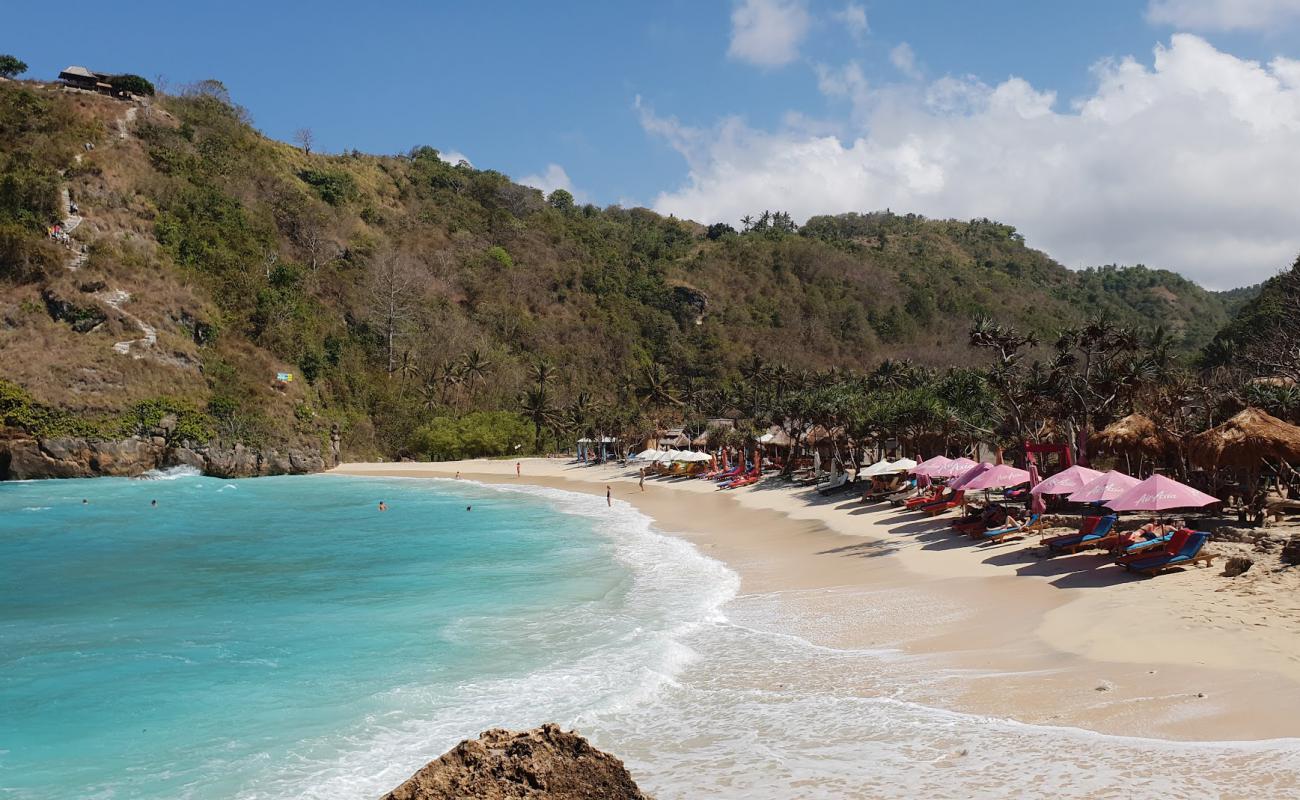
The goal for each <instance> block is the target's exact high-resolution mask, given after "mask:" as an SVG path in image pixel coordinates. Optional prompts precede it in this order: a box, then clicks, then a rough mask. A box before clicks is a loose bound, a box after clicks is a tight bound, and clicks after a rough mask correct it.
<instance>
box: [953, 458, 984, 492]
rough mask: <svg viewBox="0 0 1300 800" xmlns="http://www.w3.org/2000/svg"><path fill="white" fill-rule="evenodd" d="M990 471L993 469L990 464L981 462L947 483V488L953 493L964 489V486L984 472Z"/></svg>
mask: <svg viewBox="0 0 1300 800" xmlns="http://www.w3.org/2000/svg"><path fill="white" fill-rule="evenodd" d="M990 469H993V465H992V464H989V463H987V462H984V461H981V462H980V463H978V464H976V465H975V466H973V467H971V468H969V469H967V470H966V471H965V472H963V473H962V474H961V475H958V476H957V477H956V478H955V479H954V480H952V481H949V482H948V488H949V489H952V490H953V491H957V490H958V489H965V488H966V484H968V483H970V482H971V481H973V480H975V478H977V477H979V476H980V475H983V474H984V473H985V472H988V471H989V470H990Z"/></svg>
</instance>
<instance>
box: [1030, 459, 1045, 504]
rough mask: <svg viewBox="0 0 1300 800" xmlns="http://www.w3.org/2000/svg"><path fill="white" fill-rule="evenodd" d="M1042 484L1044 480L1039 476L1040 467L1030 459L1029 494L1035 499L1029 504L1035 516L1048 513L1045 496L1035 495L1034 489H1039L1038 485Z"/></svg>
mask: <svg viewBox="0 0 1300 800" xmlns="http://www.w3.org/2000/svg"><path fill="white" fill-rule="evenodd" d="M1042 482H1043V478H1042V476H1040V475H1039V474H1038V465H1037V464H1035V463H1034V459H1033V458H1032V457H1030V459H1029V493H1030V495H1032V496H1033V498H1034V499H1033V500H1032V501H1031V502H1030V504H1029V510H1030V511H1031V512H1032V513H1034V514H1042V513H1045V512H1046V511H1047V503H1045V502H1043V495H1042V494H1035V493H1034V489H1035V488H1037V487H1038V485H1039V484H1041V483H1042Z"/></svg>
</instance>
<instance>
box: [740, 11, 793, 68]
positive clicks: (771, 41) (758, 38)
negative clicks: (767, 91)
mask: <svg viewBox="0 0 1300 800" xmlns="http://www.w3.org/2000/svg"><path fill="white" fill-rule="evenodd" d="M808 21H809V20H808V9H807V8H805V7H804V3H803V0H740V2H739V3H738V4H737V5H736V7H735V9H734V10H732V12H731V46H730V47H729V48H728V49H727V55H728V56H730V57H732V58H734V59H737V60H739V61H745V62H748V63H750V64H754V65H757V66H760V67H779V66H782V65H784V64H789V63H790V62H791V61H794V60H795V59H796V58H798V57H799V45H800V44H801V43H802V42H803V39H804V36H805V35H807V33H808Z"/></svg>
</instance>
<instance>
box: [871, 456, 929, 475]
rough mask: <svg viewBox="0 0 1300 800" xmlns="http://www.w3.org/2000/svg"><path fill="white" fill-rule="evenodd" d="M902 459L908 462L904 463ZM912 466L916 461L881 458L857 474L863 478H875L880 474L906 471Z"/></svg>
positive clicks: (894, 473)
mask: <svg viewBox="0 0 1300 800" xmlns="http://www.w3.org/2000/svg"><path fill="white" fill-rule="evenodd" d="M904 461H907V462H908V463H906V464H905V463H903V462H904ZM914 466H916V462H915V461H909V460H908V459H902V460H899V461H890V460H889V459H887V458H882V459H880V460H879V461H877V462H876V463H874V464H872V465H871V466H869V467H867V468H866V469H864V470H862V471H861V472H859V473H858V475H859V476H860V477H864V478H875V477H877V476H880V475H897V474H898V473H900V472H906V471H907V470H909V469H911V467H914Z"/></svg>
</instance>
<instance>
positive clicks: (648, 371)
mask: <svg viewBox="0 0 1300 800" xmlns="http://www.w3.org/2000/svg"><path fill="white" fill-rule="evenodd" d="M672 384H673V379H672V375H671V374H669V372H668V368H667V367H665V366H664V365H663V364H660V363H659V362H657V361H656V362H655V363H653V364H650V365H649V366H647V367H646V368H645V369H643V370H642V371H641V381H640V383H639V384H638V385H637V389H636V393H637V396H638V397H639V398H640V399H641V400H644V401H645V402H646V403H647V404H649V405H650V406H680V405H681V404H682V401H681V398H680V397H679V396H678V394H677V391H676V390H675V389H674V388H673V385H672Z"/></svg>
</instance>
